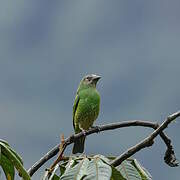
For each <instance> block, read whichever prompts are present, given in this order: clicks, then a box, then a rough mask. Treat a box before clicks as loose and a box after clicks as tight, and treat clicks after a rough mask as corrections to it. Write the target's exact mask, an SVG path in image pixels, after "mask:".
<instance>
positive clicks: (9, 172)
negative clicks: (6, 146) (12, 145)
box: [0, 153, 15, 180]
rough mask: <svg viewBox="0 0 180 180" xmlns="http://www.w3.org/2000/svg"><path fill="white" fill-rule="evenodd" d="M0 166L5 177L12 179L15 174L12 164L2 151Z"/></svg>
mask: <svg viewBox="0 0 180 180" xmlns="http://www.w3.org/2000/svg"><path fill="white" fill-rule="evenodd" d="M0 166H1V167H2V169H3V171H4V174H5V176H6V179H8V180H13V179H14V174H15V170H14V166H13V165H12V163H11V161H10V160H9V159H8V158H7V157H6V156H4V155H3V154H2V153H1V154H0Z"/></svg>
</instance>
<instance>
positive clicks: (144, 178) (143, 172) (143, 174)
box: [131, 159, 152, 180]
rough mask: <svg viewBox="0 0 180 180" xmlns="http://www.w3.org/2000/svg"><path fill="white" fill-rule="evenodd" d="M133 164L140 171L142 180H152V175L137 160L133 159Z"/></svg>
mask: <svg viewBox="0 0 180 180" xmlns="http://www.w3.org/2000/svg"><path fill="white" fill-rule="evenodd" d="M131 164H132V165H133V166H134V167H135V168H136V169H137V170H138V172H139V174H140V175H141V178H142V180H152V176H151V174H150V173H149V172H148V171H147V170H146V169H145V168H144V167H143V166H142V165H141V164H140V163H139V162H138V161H137V160H136V159H133V160H132V161H131Z"/></svg>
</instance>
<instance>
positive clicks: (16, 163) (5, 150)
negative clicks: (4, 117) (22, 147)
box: [0, 140, 30, 180]
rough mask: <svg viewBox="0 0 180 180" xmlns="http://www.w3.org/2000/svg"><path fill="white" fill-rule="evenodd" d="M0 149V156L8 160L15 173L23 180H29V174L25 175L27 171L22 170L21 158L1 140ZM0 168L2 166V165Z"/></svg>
mask: <svg viewBox="0 0 180 180" xmlns="http://www.w3.org/2000/svg"><path fill="white" fill-rule="evenodd" d="M0 149H1V155H4V156H5V157H6V158H7V159H8V160H9V163H10V164H11V165H12V166H13V167H15V168H16V169H17V171H18V172H19V174H20V175H21V176H22V177H23V179H25V180H30V176H29V174H28V173H27V171H26V170H25V169H24V167H23V165H22V160H21V158H20V157H19V155H18V154H17V153H16V152H15V151H14V150H12V149H11V148H10V146H9V144H8V143H7V142H5V141H3V140H1V141H0ZM1 166H4V163H3V165H1ZM5 174H6V173H5ZM8 176H9V175H8ZM9 177H10V176H9ZM7 179H8V178H7ZM9 179H10V178H9Z"/></svg>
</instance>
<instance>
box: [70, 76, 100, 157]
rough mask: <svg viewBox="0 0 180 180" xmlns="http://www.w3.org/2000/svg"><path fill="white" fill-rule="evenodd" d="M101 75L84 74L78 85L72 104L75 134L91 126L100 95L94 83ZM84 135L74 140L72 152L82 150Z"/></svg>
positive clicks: (97, 108) (95, 115)
mask: <svg viewBox="0 0 180 180" xmlns="http://www.w3.org/2000/svg"><path fill="white" fill-rule="evenodd" d="M100 78H101V77H100V76H98V75H95V74H91V75H87V76H85V77H84V78H83V79H82V80H81V82H80V84H79V87H78V90H77V93H76V98H75V101H74V105H73V126H74V131H75V134H77V133H79V132H81V131H86V130H88V129H89V128H90V127H92V126H93V123H94V121H95V120H96V119H97V117H98V114H99V109H100V95H99V92H98V91H97V90H96V84H97V82H98V80H99V79H100ZM84 142H85V137H82V138H80V139H78V140H77V141H75V142H74V147H73V150H72V153H73V154H76V153H83V152H84Z"/></svg>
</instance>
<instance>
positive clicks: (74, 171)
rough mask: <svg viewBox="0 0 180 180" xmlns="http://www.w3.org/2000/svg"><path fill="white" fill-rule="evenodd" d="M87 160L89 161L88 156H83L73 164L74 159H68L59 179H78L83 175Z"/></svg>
mask: <svg viewBox="0 0 180 180" xmlns="http://www.w3.org/2000/svg"><path fill="white" fill-rule="evenodd" d="M88 162H89V160H88V158H84V159H83V160H81V161H80V163H78V164H76V165H75V166H73V164H74V160H70V161H69V163H68V164H67V165H66V170H65V172H64V174H63V175H62V176H61V178H60V179H62V180H71V179H76V180H78V179H79V180H80V179H81V178H82V177H84V176H85V173H86V169H87V166H88Z"/></svg>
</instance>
